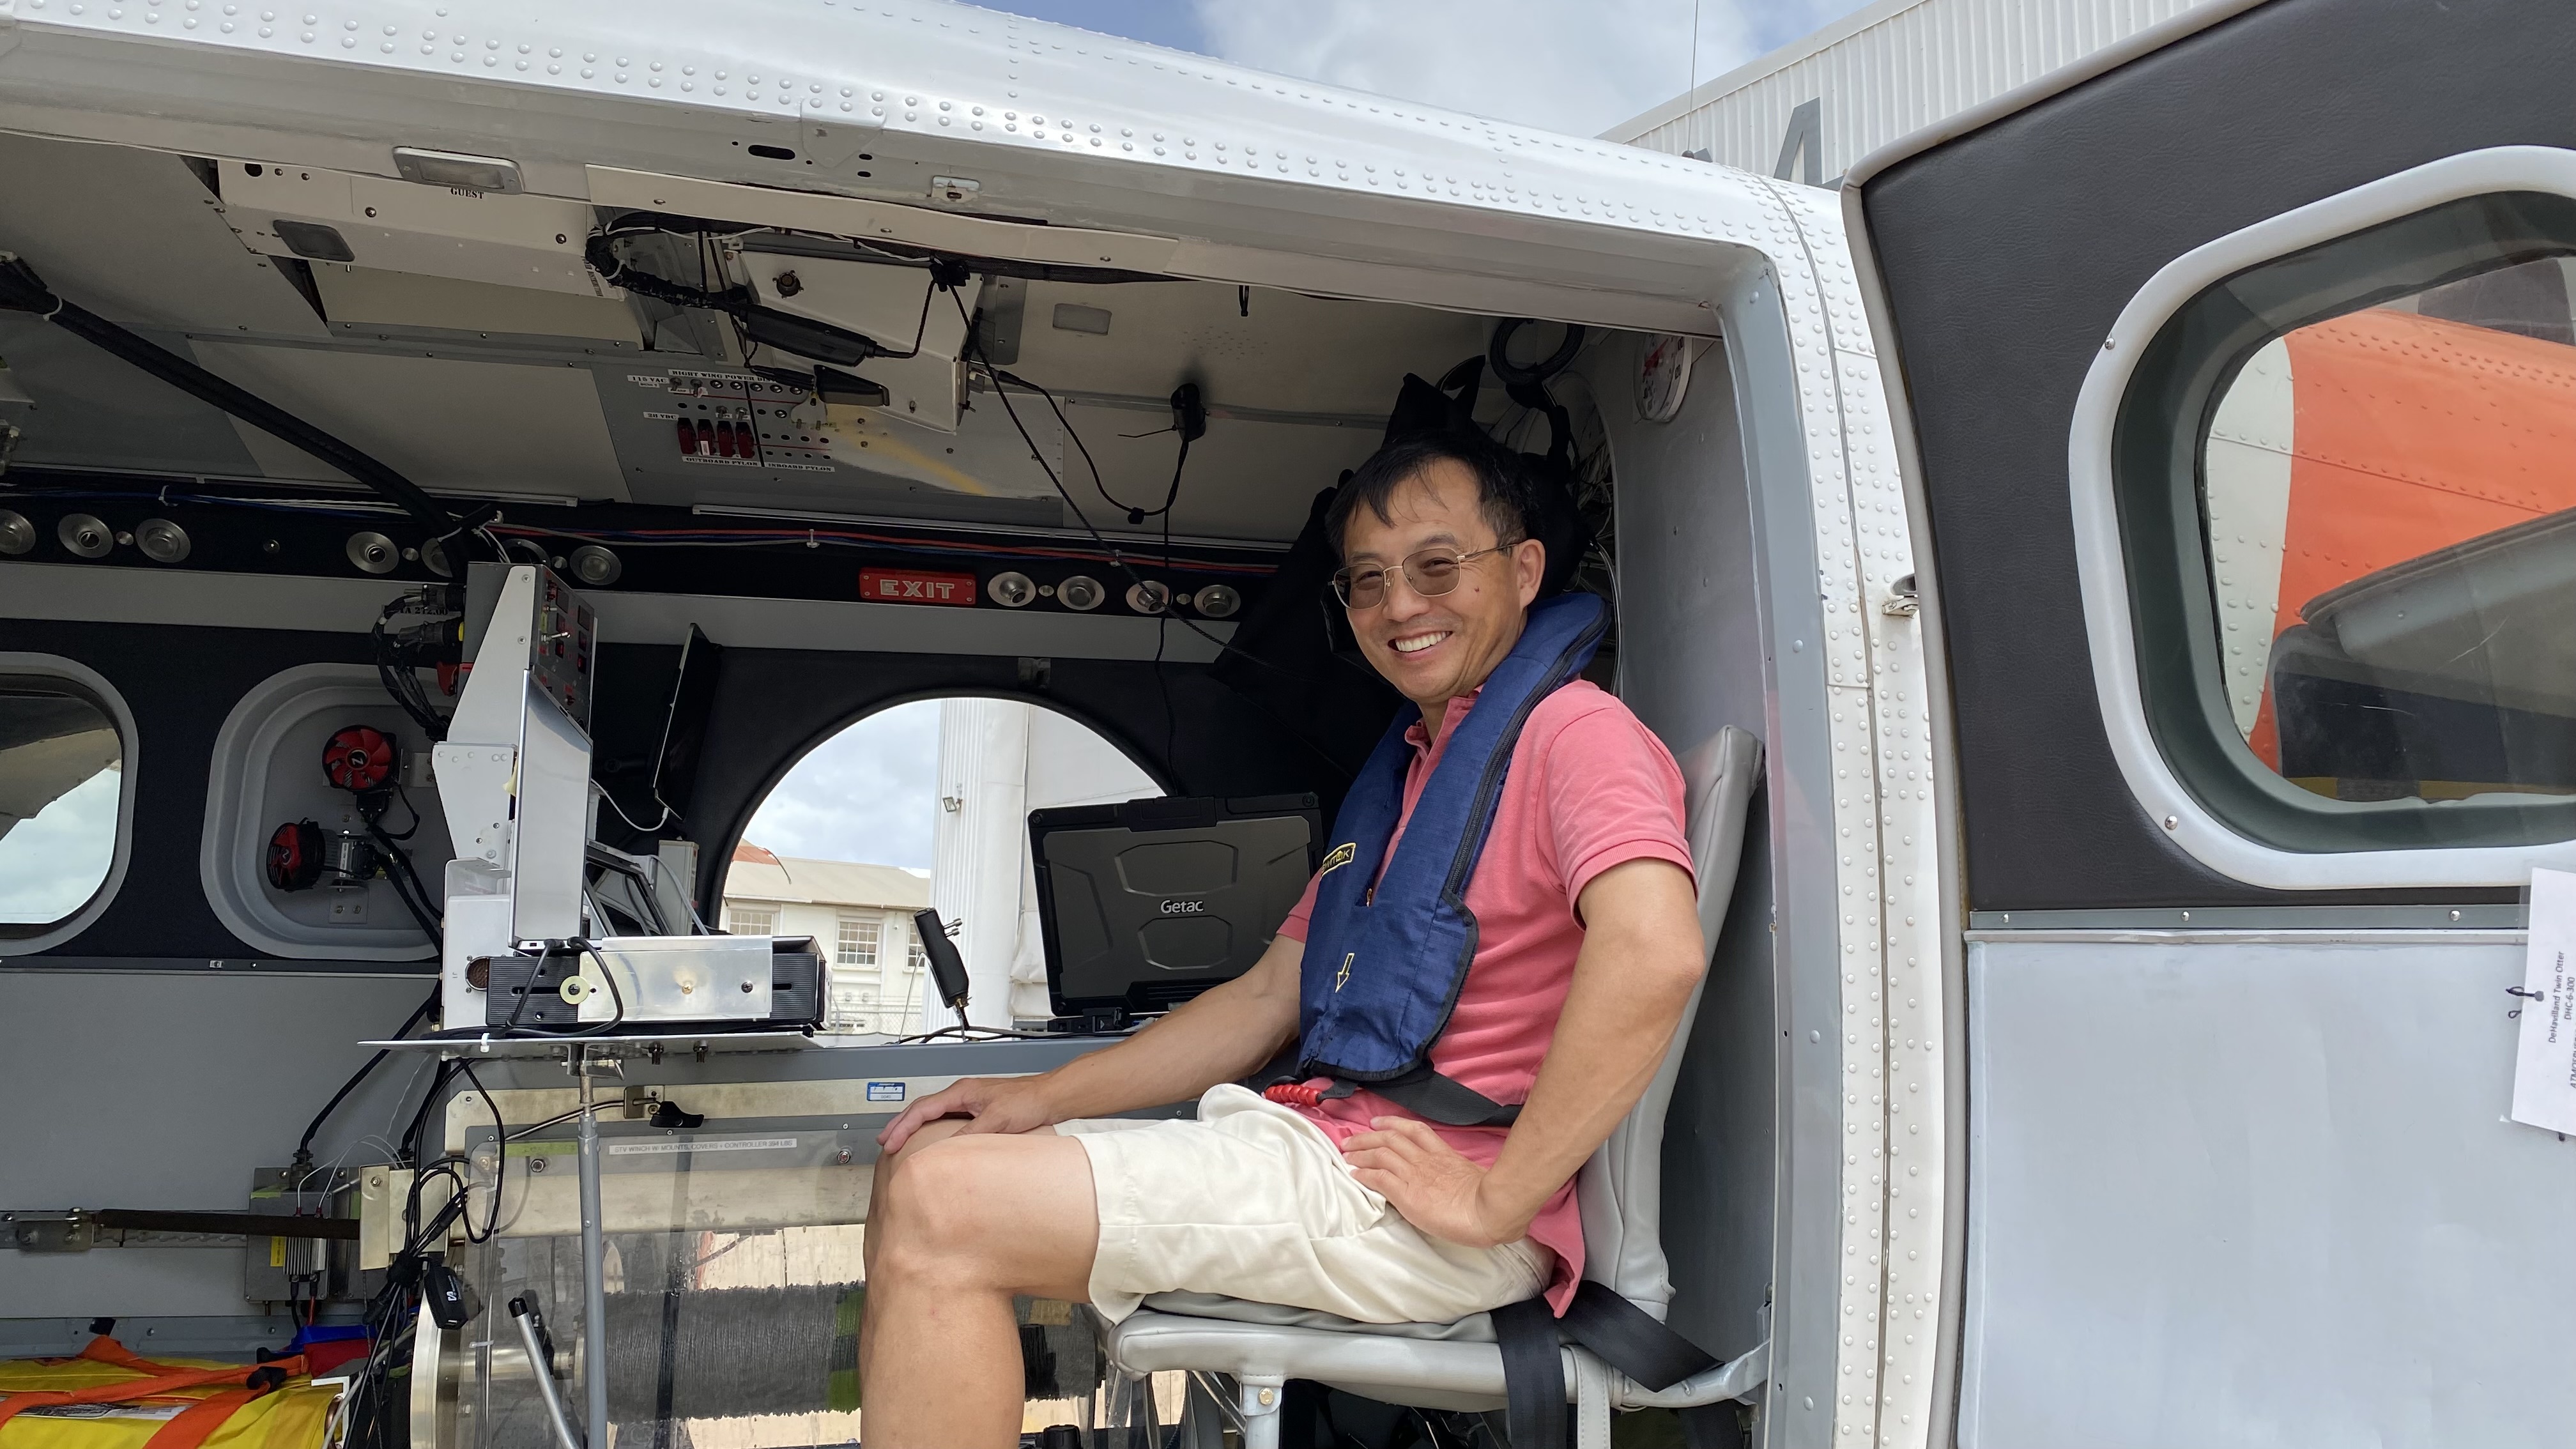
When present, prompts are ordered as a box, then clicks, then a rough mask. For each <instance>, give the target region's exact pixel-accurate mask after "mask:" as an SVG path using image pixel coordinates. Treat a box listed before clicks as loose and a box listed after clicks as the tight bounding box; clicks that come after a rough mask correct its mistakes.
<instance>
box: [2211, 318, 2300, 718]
mask: <svg viewBox="0 0 2576 1449" xmlns="http://www.w3.org/2000/svg"><path fill="white" fill-rule="evenodd" d="M2297 397H2298V394H2297V392H2296V390H2295V389H2294V387H2293V385H2292V381H2291V377H2290V344H2289V342H2288V340H2287V339H2285V338H2279V337H2275V338H2273V339H2272V340H2271V341H2270V342H2267V343H2265V344H2263V348H2262V350H2261V351H2259V352H2257V353H2255V354H2254V355H2253V356H2252V357H2251V358H2249V359H2247V361H2246V363H2245V367H2244V369H2243V370H2242V371H2240V372H2238V373H2237V374H2236V380H2235V381H2234V382H2232V383H2229V384H2228V386H2227V392H2226V395H2225V396H2223V397H2221V398H2220V399H2219V400H2218V414H2217V416H2216V417H2214V418H2212V419H2211V420H2210V424H2209V443H2208V447H2207V450H2206V452H2205V454H2204V457H2205V461H2206V476H2207V479H2208V492H2207V504H2208V508H2209V561H2210V563H2211V565H2212V566H2213V568H2214V571H2215V573H2216V575H2217V579H2218V590H2217V592H2218V605H2219V608H2218V632H2219V643H2220V646H2221V648H2222V650H2223V652H2224V653H2225V655H2226V665H2227V708H2228V710H2229V711H2230V712H2231V713H2232V714H2234V715H2235V717H2236V728H2237V730H2238V732H2239V733H2242V734H2245V735H2249V736H2250V735H2252V734H2253V733H2254V722H2255V719H2256V718H2257V716H2259V715H2260V714H2261V712H2262V708H2263V688H2264V685H2265V683H2266V682H2267V681H2268V680H2269V679H2270V677H2271V663H2272V636H2273V635H2274V634H2275V633H2277V632H2279V630H2278V625H2279V623H2280V619H2279V613H2280V605H2281V550H2282V547H2283V545H2284V544H2285V543H2286V542H2287V540H2288V537H2289V530H2290V452H2291V444H2292V442H2293V438H2294V429H2295V427H2296V411H2295V404H2296V401H2297Z"/></svg>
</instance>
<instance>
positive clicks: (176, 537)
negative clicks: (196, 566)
mask: <svg viewBox="0 0 2576 1449" xmlns="http://www.w3.org/2000/svg"><path fill="white" fill-rule="evenodd" d="M134 546H135V547H136V548H139V549H141V550H143V556H144V557H145V558H148V559H150V560H152V561H153V562H154V563H177V562H179V561H180V560H181V559H184V558H186V557H187V556H188V530H186V529H184V528H181V527H180V526H179V525H177V524H175V523H172V522H171V521H170V520H168V519H166V518H147V519H145V520H143V521H142V522H141V523H139V524H136V525H135V528H134Z"/></svg>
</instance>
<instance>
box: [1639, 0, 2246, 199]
mask: <svg viewBox="0 0 2576 1449" xmlns="http://www.w3.org/2000/svg"><path fill="white" fill-rule="evenodd" d="M2201 3H2205V0H1883V3H1881V4H1877V5H1873V6H1871V7H1870V8H1868V9H1866V10H1863V11H1860V12H1859V13H1857V14H1855V15H1852V16H1850V17H1849V18H1847V19H1845V20H1844V21H1842V22H1841V23H1840V24H1837V25H1831V26H1827V27H1826V28H1825V29H1823V30H1819V31H1817V32H1816V33H1815V34H1814V35H1811V36H1809V37H1807V38H1806V39H1804V40H1801V41H1798V42H1796V43H1794V44H1792V45H1788V46H1785V47H1783V48H1781V49H1779V50H1776V51H1773V52H1772V53H1771V54H1769V55H1766V56H1763V57H1762V58H1761V59H1759V60H1756V61H1753V62H1752V63H1750V64H1748V65H1745V66H1742V67H1740V68H1738V69H1736V70H1733V71H1730V72H1728V73H1727V74H1725V75H1722V76H1719V77H1718V78H1717V79H1715V80H1712V81H1710V82H1708V83H1707V84H1705V85H1702V86H1701V87H1699V88H1698V89H1697V90H1695V91H1692V92H1691V93H1690V94H1689V95H1687V96H1681V97H1678V98H1676V99H1674V100H1671V101H1667V102H1666V103H1664V104H1663V105H1660V106H1657V107H1656V108H1655V109H1653V110H1651V111H1648V112H1646V113H1645V114H1643V115H1641V116H1636V117H1633V118H1631V119H1629V120H1627V121H1623V122H1621V123H1620V124H1619V125H1617V126H1614V127H1612V128H1611V129H1610V130H1609V131H1607V132H1605V133H1604V134H1605V135H1606V136H1607V137H1609V138H1610V139H1612V140H1618V141H1626V142H1629V143H1631V144H1633V145H1638V146H1644V147H1646V148H1648V149H1650V150H1655V151H1666V152H1673V153H1680V152H1685V151H1694V152H1695V151H1700V150H1706V151H1707V152H1708V153H1709V158H1710V159H1711V160H1714V161H1716V162H1718V163H1719V164H1721V165H1725V166H1734V167H1739V168H1741V169H1743V170H1746V171H1752V172H1757V173H1760V174H1763V175H1770V174H1772V173H1773V171H1774V168H1775V167H1776V166H1777V165H1778V163H1779V161H1780V160H1781V150H1782V142H1783V140H1784V139H1785V138H1786V137H1787V135H1788V133H1789V130H1790V125H1791V117H1792V115H1793V114H1794V113H1795V112H1796V111H1797V109H1798V108H1799V107H1800V106H1802V105H1804V104H1806V103H1807V102H1809V101H1817V102H1819V103H1820V104H1819V106H1818V112H1817V125H1818V128H1819V130H1818V144H1819V148H1820V150H1821V153H1822V154H1821V163H1820V165H1819V168H1818V171H1817V175H1818V176H1819V177H1821V178H1823V179H1826V180H1831V179H1832V178H1835V177H1839V176H1841V175H1842V174H1843V172H1844V171H1845V170H1846V169H1848V168H1849V167H1850V166H1851V164H1852V163H1853V162H1855V161H1857V160H1859V159H1860V158H1861V157H1863V156H1866V155H1868V154H1869V153H1870V152H1872V151H1875V150H1877V149H1878V148H1879V147H1881V146H1883V145H1886V144H1887V143H1888V142H1890V141H1893V140H1895V139H1897V138H1898V137H1900V136H1904V135H1908V134H1911V133H1912V132H1915V131H1918V130H1921V129H1922V128H1924V127H1925V126H1929V125H1932V124H1933V123H1935V122H1937V121H1940V120H1943V119H1945V118H1947V117H1950V116H1954V115H1957V114H1958V113H1959V112H1961V111H1964V110H1966V109H1968V108H1969V107H1970V106H1973V105H1976V104H1977V103H1979V102H1981V101H1985V100H1990V99H1992V98H1993V97H1995V96H1999V95H2001V94H2003V93H2004V92H2006V91H2008V90H2011V89H2013V88H2014V87H2016V86H2020V85H2023V84H2026V83H2028V82H2030V81H2034V80H2037V79H2038V78H2039V77H2041V76H2043V75H2046V74H2048V73H2049V72H2050V71H2053V70H2056V69H2058V68H2059V67H2060V66H2065V65H2071V64H2073V63H2074V62H2076V61H2078V60H2081V59H2083V58H2084V57H2085V56H2087V55H2090V54H2092V53H2094V52H2095V51H2098V50H2102V49H2105V48H2107V47H2109V46H2111V45H2113V44H2116V43H2118V42H2119V41H2121V40H2123V39H2125V38H2127V37H2129V36H2131V35H2134V34H2136V33H2137V32H2139V31H2141V30H2144V29H2146V28H2147V27H2148V26H2151V25H2154V24H2157V23H2159V22H2161V21H2165V20H2169V19H2171V18H2173V17H2174V16H2176V15H2179V14H2181V13H2182V12H2184V11H2186V10H2189V9H2192V8H2193V7H2194V6H2195V5H2197V4H2201ZM1804 175H1805V172H1804V169H1803V168H1801V169H1799V170H1797V171H1794V172H1792V173H1791V174H1790V177H1789V179H1791V180H1797V179H1801V178H1802V177H1803V176H1804Z"/></svg>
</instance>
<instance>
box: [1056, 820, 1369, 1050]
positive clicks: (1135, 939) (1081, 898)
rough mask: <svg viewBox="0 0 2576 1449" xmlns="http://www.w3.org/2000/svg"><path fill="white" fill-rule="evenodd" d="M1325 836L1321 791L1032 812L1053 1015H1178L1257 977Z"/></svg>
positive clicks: (1304, 883) (1304, 887)
mask: <svg viewBox="0 0 2576 1449" xmlns="http://www.w3.org/2000/svg"><path fill="white" fill-rule="evenodd" d="M1323 838H1324V820H1323V814H1322V812H1321V811H1320V810H1319V809H1318V808H1317V805H1316V800H1315V797H1314V796H1312V795H1258V796H1252V797H1249V798H1243V799H1230V800H1221V799H1198V798H1176V799H1157V800H1128V801H1124V802H1122V803H1119V804H1116V805H1069V806H1065V807H1063V808H1061V809H1056V810H1032V811H1030V812H1029V847H1030V859H1031V860H1032V861H1034V862H1035V863H1036V873H1037V885H1038V921H1039V924H1040V926H1041V928H1042V929H1043V931H1044V932H1045V936H1046V966H1047V998H1048V1000H1049V1001H1050V1002H1051V1003H1052V1004H1053V1006H1054V1010H1055V1014H1056V1015H1057V1016H1058V1017H1059V1018H1083V1017H1092V1018H1094V1019H1097V1018H1098V1017H1099V1016H1100V1015H1101V1014H1103V1013H1110V1012H1115V1013H1120V1014H1124V1015H1127V1016H1142V1015H1146V1014H1148V1013H1152V1012H1158V1011H1169V1010H1171V1009H1172V1008H1173V1007H1175V1006H1178V1005H1180V1004H1181V1003H1182V1002H1185V1001H1187V1000H1189V999H1190V998H1191V997H1193V996H1196V995H1198V994H1199V993H1200V992H1202V991H1205V990H1207V989H1208V988H1209V987H1211V986H1216V985H1219V984H1221V983H1223V982H1227V981H1231V980H1233V979H1234V978H1236V977H1238V976H1240V975H1242V974H1243V973H1244V972H1246V971H1249V970H1251V969H1252V964H1253V963H1254V962H1256V961H1258V960H1260V959H1261V953H1262V952H1263V951H1265V950H1267V949H1268V948H1269V946H1270V939H1271V937H1273V936H1275V935H1277V934H1278V931H1279V923H1280V922H1282V921H1284V920H1286V919H1287V918H1288V912H1289V910H1290V909H1291V908H1292V907H1294V906H1295V905H1296V904H1297V898H1298V897H1299V896H1300V895H1303V894H1304V893H1305V890H1306V881H1307V879H1308V878H1309V877H1311V876H1312V875H1313V874H1314V873H1315V856H1316V846H1317V843H1318V842H1320V841H1321V840H1322V839H1323Z"/></svg>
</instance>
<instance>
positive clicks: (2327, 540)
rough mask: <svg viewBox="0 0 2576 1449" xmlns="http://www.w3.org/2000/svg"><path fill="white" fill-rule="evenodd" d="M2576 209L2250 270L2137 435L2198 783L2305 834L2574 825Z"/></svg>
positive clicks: (2138, 419)
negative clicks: (2574, 281) (2575, 279)
mask: <svg viewBox="0 0 2576 1449" xmlns="http://www.w3.org/2000/svg"><path fill="white" fill-rule="evenodd" d="M2571 270H2576V200H2571V199H2570V198H2566V197H2559V196H2552V195H2543V194H2538V193H2504V194H2495V195H2486V196H2477V197H2471V198H2468V199H2466V200H2462V201H2457V202H2451V203H2448V204H2445V205H2442V206H2438V207H2434V208H2431V209H2429V210H2426V211H2423V212H2419V213H2417V214H2415V215H2412V216H2408V217H2404V218H2401V219H2398V220H2396V221H2392V222H2388V223H2385V224H2382V225H2380V226H2376V227H2373V228H2370V229H2368V230H2364V231H2360V232H2356V233H2353V234H2352V235H2349V236H2346V237H2342V238H2339V239H2337V240H2334V241H2330V242H2326V243H2324V244H2321V245H2318V246H2314V247H2310V248H2308V249H2307V250H2305V251H2301V252H2296V253H2293V254H2290V255H2288V256H2284V257H2280V258H2277V259H2275V260H2273V261H2270V262H2265V263H2262V264H2260V265H2258V266H2255V267H2252V268H2249V269H2246V270H2244V271H2241V272H2238V273H2236V274H2235V275H2233V276H2231V277H2229V278H2227V279H2225V280H2223V281H2221V282H2218V283H2215V284H2213V285H2211V286H2210V287H2208V288H2206V289H2204V290H2203V291H2202V292H2201V293H2200V294H2199V295H2198V296H2196V297H2194V298H2193V299H2192V300H2191V301H2190V302H2189V303H2188V304H2186V305H2185V306H2184V307H2183V308H2182V310H2181V311H2180V312H2178V313H2177V314H2176V315H2175V316H2174V317H2173V318H2172V319H2171V320H2170V321H2168V322H2167V323H2166V324H2165V326H2164V327H2163V328H2162V330H2160V331H2159V333H2158V334H2157V336H2156V337H2155V339H2154V340H2153V341H2152V342H2151V343H2150V344H2149V346H2148V348H2147V349H2146V351H2145V353H2144V354H2142V356H2141V359H2140V363H2139V367H2138V371H2137V374H2136V376H2135V378H2134V379H2133V381H2132V383H2131V387H2130V391H2129V393H2128V395H2127V397H2126V398H2125V400H2124V402H2123V407H2122V416H2121V419H2120V423H2119V426H2118V430H2117V434H2116V438H2115V442H2114V449H2113V450H2114V457H2115V472H2116V476H2117V477H2118V478H2119V480H2120V482H2119V494H2118V497H2119V502H2120V508H2121V513H2122V535H2123V541H2124V544H2125V545H2126V547H2127V548H2128V551H2129V555H2130V565H2131V567H2130V579H2131V586H2132V598H2133V601H2134V607H2135V613H2136V617H2137V621H2138V626H2139V630H2140V638H2139V645H2140V647H2139V656H2138V657H2139V675H2140V683H2141V685H2142V686H2143V692H2144V694H2145V697H2146V702H2147V706H2148V713H2149V717H2150V719H2151V721H2152V722H2153V723H2154V725H2155V726H2156V734H2157V739H2158V743H2159V745H2160V746H2161V747H2162V748H2163V750H2164V752H2165V754H2166V756H2167V758H2168V760H2169V761H2170V762H2171V763H2172V764H2173V765H2174V766H2175V767H2176V773H2177V774H2178V775H2179V776H2181V777H2182V778H2183V780H2184V781H2185V783H2186V785H2187V787H2188V788H2190V789H2192V790H2193V792H2194V793H2195V794H2197V795H2199V796H2200V798H2201V799H2202V801H2203V802H2204V803H2206V804H2208V805H2209V806H2211V807H2212V808H2213V810H2215V811H2216V812H2217V813H2220V814H2222V815H2224V816H2226V817H2228V818H2229V819H2230V820H2231V822H2232V823H2234V824H2235V825H2237V826H2238V827H2240V828H2242V829H2244V830H2245V831H2246V833H2248V834H2250V835H2252V836H2254V837H2255V838H2257V839H2261V840H2265V841H2267V842H2269V843H2271V844H2274V845H2277V846H2282V847H2285V848H2289V849H2293V850H2302V851H2339V850H2358V849H2372V848H2383V849H2384V848H2388V847H2407V846H2453V845H2502V844H2522V843H2540V842H2547V841H2553V840H2560V839H2565V838H2567V837H2568V836H2569V835H2571V834H2576V645H2571V643H2570V641H2571V639H2576V633H2571V631H2570V630H2569V629H2568V628H2567V626H2566V622H2565V621H2566V620H2567V618H2568V611H2569V609H2570V608H2576V461H2571V460H2576V302H2571V295H2576V293H2571V285H2570V283H2571Z"/></svg>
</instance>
